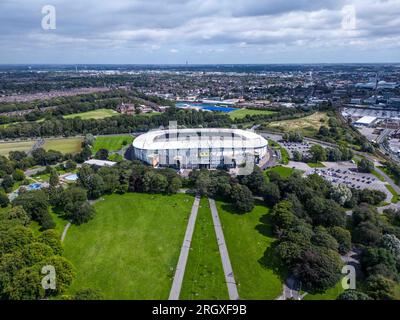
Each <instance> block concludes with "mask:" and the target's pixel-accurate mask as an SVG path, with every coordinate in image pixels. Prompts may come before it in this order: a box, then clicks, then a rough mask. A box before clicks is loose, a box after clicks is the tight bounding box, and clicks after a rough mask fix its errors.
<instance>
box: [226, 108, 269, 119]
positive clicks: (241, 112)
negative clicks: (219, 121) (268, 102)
mask: <svg viewBox="0 0 400 320" xmlns="http://www.w3.org/2000/svg"><path fill="white" fill-rule="evenodd" d="M274 113H276V112H275V111H270V110H253V109H244V108H243V109H237V110H235V111H232V112H229V117H230V118H231V119H232V120H235V119H243V118H245V117H246V116H247V115H249V116H254V115H270V114H274Z"/></svg>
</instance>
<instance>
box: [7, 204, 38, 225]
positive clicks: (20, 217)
mask: <svg viewBox="0 0 400 320" xmlns="http://www.w3.org/2000/svg"><path fill="white" fill-rule="evenodd" d="M3 217H4V218H5V219H8V220H13V221H18V222H19V223H20V224H21V225H23V226H28V225H29V223H30V221H31V219H30V218H29V215H28V214H27V213H26V211H25V210H24V208H22V207H13V208H11V209H10V210H8V211H7V212H6V213H5V214H4V215H3Z"/></svg>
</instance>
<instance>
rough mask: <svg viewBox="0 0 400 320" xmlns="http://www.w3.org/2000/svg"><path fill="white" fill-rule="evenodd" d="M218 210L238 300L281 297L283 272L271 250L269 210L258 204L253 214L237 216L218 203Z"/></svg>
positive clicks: (230, 208)
mask: <svg viewBox="0 0 400 320" xmlns="http://www.w3.org/2000/svg"><path fill="white" fill-rule="evenodd" d="M217 208H218V213H219V215H220V219H221V224H222V226H223V231H224V236H225V240H226V243H227V247H228V252H229V257H230V260H231V263H232V268H233V273H234V276H235V280H236V282H237V284H238V291H239V296H240V298H241V299H253V300H258V299H260V300H262V299H264V300H271V299H275V298H276V297H278V296H279V295H280V294H281V293H282V281H281V279H284V278H285V277H286V272H285V271H284V270H283V268H282V267H281V266H280V265H279V263H278V261H277V258H276V255H274V253H273V250H272V247H271V246H272V245H273V243H274V242H275V239H274V238H273V236H272V230H271V223H270V216H269V210H268V208H267V207H265V206H263V205H261V204H257V205H256V207H255V208H254V210H253V211H252V212H250V213H246V214H237V213H235V212H234V211H233V209H232V206H231V205H229V204H225V203H223V202H220V201H218V202H217ZM278 274H279V275H280V276H279V275H278Z"/></svg>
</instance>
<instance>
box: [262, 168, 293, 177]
mask: <svg viewBox="0 0 400 320" xmlns="http://www.w3.org/2000/svg"><path fill="white" fill-rule="evenodd" d="M294 171H295V169H293V168H289V167H283V166H277V167H273V168H271V169H268V170H266V171H264V174H265V175H266V176H267V175H268V172H276V173H277V174H279V175H280V176H281V177H282V178H288V177H290V176H291V175H292V174H293V172H294Z"/></svg>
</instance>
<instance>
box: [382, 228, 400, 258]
mask: <svg viewBox="0 0 400 320" xmlns="http://www.w3.org/2000/svg"><path fill="white" fill-rule="evenodd" d="M382 246H383V247H384V248H385V249H387V250H389V252H390V253H391V254H392V255H393V256H394V258H395V259H396V262H397V263H398V264H399V265H400V240H399V239H398V238H397V237H396V236H395V235H394V234H385V235H384V236H383V237H382Z"/></svg>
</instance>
